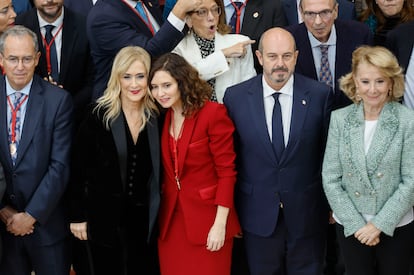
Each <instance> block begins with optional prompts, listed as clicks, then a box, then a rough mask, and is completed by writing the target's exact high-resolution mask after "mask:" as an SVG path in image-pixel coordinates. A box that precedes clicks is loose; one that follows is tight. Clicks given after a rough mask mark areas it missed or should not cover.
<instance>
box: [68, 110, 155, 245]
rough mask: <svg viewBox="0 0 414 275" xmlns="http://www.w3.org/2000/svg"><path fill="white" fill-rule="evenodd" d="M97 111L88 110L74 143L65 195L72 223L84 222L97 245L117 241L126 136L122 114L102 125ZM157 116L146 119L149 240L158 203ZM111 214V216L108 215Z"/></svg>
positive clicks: (122, 199) (121, 205)
mask: <svg viewBox="0 0 414 275" xmlns="http://www.w3.org/2000/svg"><path fill="white" fill-rule="evenodd" d="M102 115H103V114H102V112H100V114H99V115H96V114H95V113H92V111H90V112H88V114H87V116H86V118H85V120H84V121H83V122H82V123H81V126H80V128H79V131H78V133H77V135H76V137H75V140H74V144H73V156H72V168H71V177H70V178H71V179H70V184H69V192H68V199H69V204H70V217H71V218H70V219H71V222H84V221H87V222H88V238H89V239H90V240H92V241H95V242H99V243H102V244H108V245H114V244H118V243H119V240H120V237H121V235H120V234H119V232H120V231H119V227H120V223H121V219H120V217H121V214H120V213H123V205H124V203H123V202H124V200H125V198H126V197H125V192H124V187H125V186H126V173H127V167H126V165H127V152H126V150H127V141H126V136H125V119H124V116H123V115H122V114H121V115H119V116H118V118H117V119H116V120H115V121H114V122H113V124H112V125H111V129H110V130H107V129H106V128H105V127H104V125H103V123H102ZM159 123H160V122H159V120H158V119H157V118H155V117H152V118H151V119H150V121H149V122H148V124H147V126H146V127H147V133H148V140H149V144H150V154H151V161H152V167H153V171H152V175H151V176H150V179H149V183H148V186H149V193H148V194H149V199H148V201H149V228H148V230H149V234H148V240H150V238H151V237H155V236H152V234H153V233H154V229H155V228H156V221H157V216H158V210H159V205H160V133H159V129H158V126H159ZM108 217H110V218H108Z"/></svg>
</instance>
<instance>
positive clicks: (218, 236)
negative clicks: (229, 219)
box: [206, 223, 226, 251]
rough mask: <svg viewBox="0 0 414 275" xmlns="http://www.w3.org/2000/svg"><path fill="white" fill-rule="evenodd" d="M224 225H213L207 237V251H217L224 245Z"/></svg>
mask: <svg viewBox="0 0 414 275" xmlns="http://www.w3.org/2000/svg"><path fill="white" fill-rule="evenodd" d="M225 238H226V225H222V224H217V223H214V224H213V226H212V227H211V228H210V232H209V233H208V237H207V245H206V246H207V250H210V251H218V250H220V248H222V247H223V245H224V240H225Z"/></svg>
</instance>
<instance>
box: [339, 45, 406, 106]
mask: <svg viewBox="0 0 414 275" xmlns="http://www.w3.org/2000/svg"><path fill="white" fill-rule="evenodd" d="M363 63H364V64H369V65H372V66H374V67H376V68H378V70H379V71H380V72H381V74H382V75H383V76H384V77H387V78H389V79H391V82H392V89H391V90H390V92H389V95H388V100H389V101H398V100H399V99H400V98H401V97H402V96H403V94H404V75H403V70H402V68H401V67H400V66H399V64H398V61H397V58H396V57H395V56H394V55H393V54H392V53H391V52H390V51H389V50H387V49H386V48H384V47H380V46H374V47H372V46H361V47H359V48H357V49H356V50H355V51H354V52H353V53H352V72H350V73H348V74H346V75H344V76H343V77H341V79H340V80H339V84H340V88H341V90H342V91H343V92H344V93H345V94H346V95H347V96H348V97H349V98H350V99H351V100H352V101H353V102H354V103H358V102H360V101H361V98H360V97H359V96H357V90H356V85H355V74H356V73H357V70H358V67H359V65H360V64H363Z"/></svg>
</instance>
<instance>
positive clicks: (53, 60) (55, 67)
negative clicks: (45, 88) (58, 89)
mask: <svg viewBox="0 0 414 275" xmlns="http://www.w3.org/2000/svg"><path fill="white" fill-rule="evenodd" d="M54 28H55V26H53V25H46V26H45V29H46V35H45V39H46V42H47V43H48V45H50V41H52V39H53V35H52V30H53V29H54ZM50 65H51V69H52V72H51V76H52V78H53V80H54V81H56V82H58V81H59V69H58V60H57V53H56V45H55V41H54V40H53V42H52V45H50Z"/></svg>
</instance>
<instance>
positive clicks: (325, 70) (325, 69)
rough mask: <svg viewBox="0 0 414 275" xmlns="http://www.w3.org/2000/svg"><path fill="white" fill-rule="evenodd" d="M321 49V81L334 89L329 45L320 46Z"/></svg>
mask: <svg viewBox="0 0 414 275" xmlns="http://www.w3.org/2000/svg"><path fill="white" fill-rule="evenodd" d="M319 48H320V49H321V54H322V55H321V69H320V70H319V81H320V82H323V83H325V84H327V85H329V86H331V87H332V75H331V70H330V68H329V60H328V48H329V46H328V45H320V46H319Z"/></svg>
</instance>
